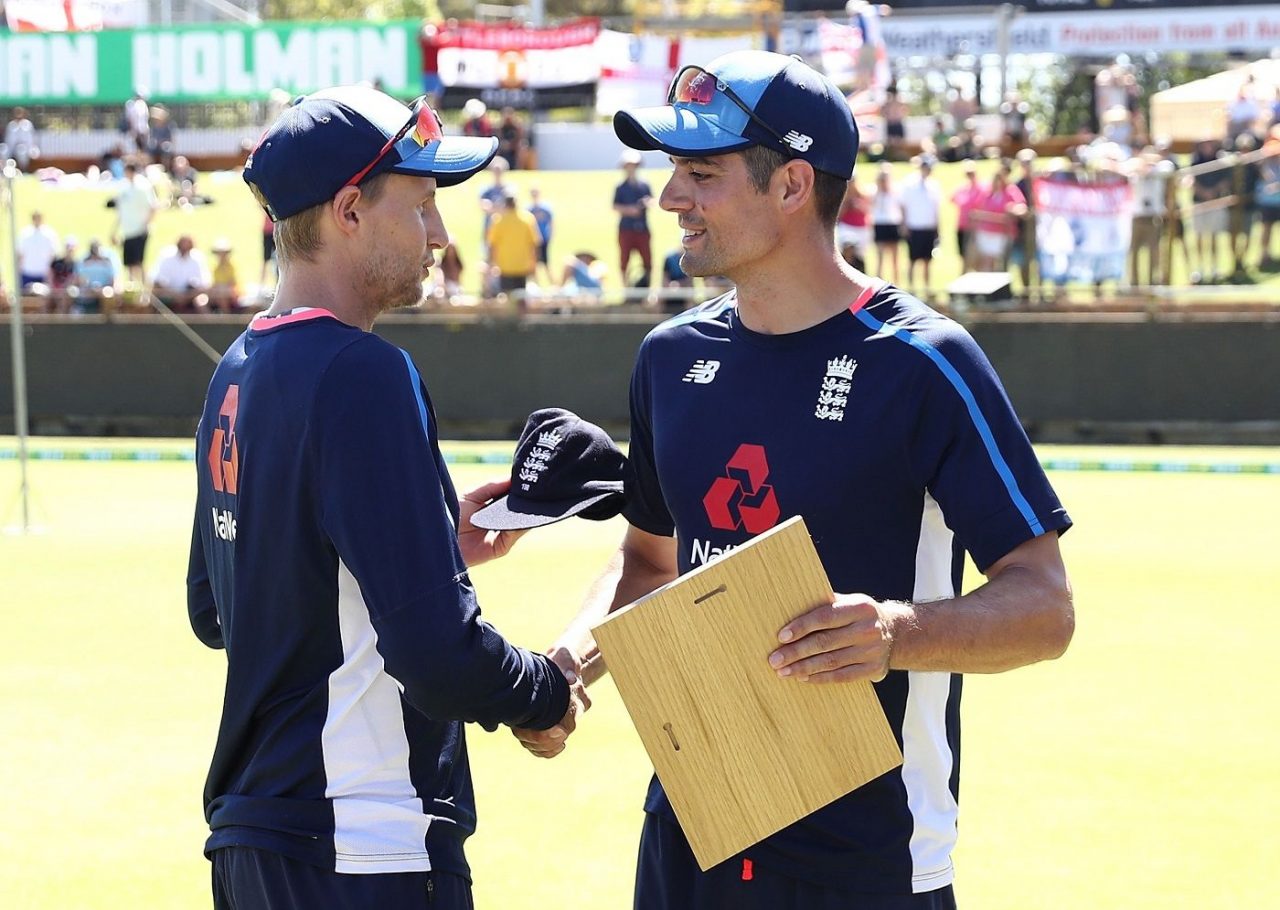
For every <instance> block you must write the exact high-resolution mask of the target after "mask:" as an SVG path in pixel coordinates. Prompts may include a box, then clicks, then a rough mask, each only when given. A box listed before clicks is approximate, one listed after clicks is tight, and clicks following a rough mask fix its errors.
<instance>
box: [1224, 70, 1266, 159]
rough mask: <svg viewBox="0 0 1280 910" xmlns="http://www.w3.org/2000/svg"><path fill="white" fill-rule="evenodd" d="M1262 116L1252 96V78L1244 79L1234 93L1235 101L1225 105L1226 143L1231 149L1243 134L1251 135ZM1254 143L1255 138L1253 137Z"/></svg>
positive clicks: (1260, 108) (1260, 109)
mask: <svg viewBox="0 0 1280 910" xmlns="http://www.w3.org/2000/svg"><path fill="white" fill-rule="evenodd" d="M1261 116H1262V107H1261V105H1259V104H1258V101H1257V99H1256V98H1254V96H1253V78H1252V77H1249V78H1246V79H1245V81H1244V83H1243V84H1242V85H1241V86H1240V88H1239V90H1238V91H1237V92H1236V97H1235V99H1234V100H1233V101H1232V102H1231V104H1229V105H1227V142H1228V143H1229V144H1230V145H1231V147H1232V148H1235V146H1236V140H1237V139H1239V137H1241V136H1243V135H1244V134H1245V133H1248V134H1249V135H1251V136H1252V135H1253V131H1254V128H1255V125H1256V124H1257V122H1258V119H1259V118H1260V117H1261ZM1254 139H1255V141H1256V139H1257V137H1256V136H1254Z"/></svg>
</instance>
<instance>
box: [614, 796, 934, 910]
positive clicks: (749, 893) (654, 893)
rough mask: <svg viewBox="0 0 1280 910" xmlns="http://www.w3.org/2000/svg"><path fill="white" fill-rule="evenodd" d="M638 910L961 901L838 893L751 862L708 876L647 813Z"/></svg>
mask: <svg viewBox="0 0 1280 910" xmlns="http://www.w3.org/2000/svg"><path fill="white" fill-rule="evenodd" d="M747 855H748V856H750V851H748V852H747ZM634 910H956V899H955V894H954V892H953V891H952V890H951V886H950V885H948V886H947V887H945V888H940V889H938V890H937V891H930V892H927V893H925V894H854V893H850V892H848V891H837V890H834V889H831V888H824V887H823V886H821V885H816V884H813V883H812V882H806V881H801V880H800V879H796V878H790V877H789V876H785V875H779V874H778V873H777V872H776V871H774V870H772V869H769V868H765V867H761V866H756V865H754V864H752V863H751V862H750V860H744V861H730V862H723V863H721V864H720V865H718V866H713V867H712V868H711V869H708V870H707V871H706V872H703V871H702V870H700V869H699V868H698V863H697V861H696V860H695V859H694V857H693V851H692V850H691V849H689V842H688V841H687V840H686V839H685V836H684V832H683V831H681V830H680V828H679V826H677V825H675V824H673V823H671V822H669V821H667V820H665V819H663V818H661V817H659V816H657V815H652V814H649V813H646V814H645V820H644V830H643V832H642V833H641V835H640V859H639V862H638V863H637V864H636V892H635V904H634Z"/></svg>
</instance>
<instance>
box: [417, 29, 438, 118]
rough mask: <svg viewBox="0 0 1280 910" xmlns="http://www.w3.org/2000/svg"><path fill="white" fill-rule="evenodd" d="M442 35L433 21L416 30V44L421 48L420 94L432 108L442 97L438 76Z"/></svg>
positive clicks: (436, 105) (436, 106) (435, 106)
mask: <svg viewBox="0 0 1280 910" xmlns="http://www.w3.org/2000/svg"><path fill="white" fill-rule="evenodd" d="M443 38H444V35H443V33H442V32H441V30H440V27H439V26H437V25H436V24H435V23H434V22H428V23H426V24H425V25H424V26H422V30H421V31H420V32H418V46H419V47H421V48H422V94H424V95H426V96H427V103H428V104H430V105H431V106H432V107H433V108H438V107H440V99H441V98H443V97H444V81H443V80H442V79H441V78H440V46H441V44H442V43H443Z"/></svg>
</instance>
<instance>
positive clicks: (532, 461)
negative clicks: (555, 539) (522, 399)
mask: <svg viewBox="0 0 1280 910" xmlns="http://www.w3.org/2000/svg"><path fill="white" fill-rule="evenodd" d="M626 467H627V459H626V456H625V455H623V454H622V452H621V451H620V450H619V449H618V447H617V446H616V445H614V442H613V440H612V439H610V438H609V434H608V433H606V432H605V431H604V430H602V429H600V428H599V427H598V426H596V425H595V424H594V423H589V422H587V421H585V420H583V419H582V418H581V417H579V416H578V415H577V414H575V413H573V412H572V411H566V410H564V409H563V408H543V409H542V410H540V411H534V412H533V413H532V414H530V415H529V419H528V420H526V421H525V425H524V430H523V431H522V432H521V434H520V441H519V442H518V443H517V444H516V453H515V458H514V460H513V461H512V464H511V490H510V492H509V493H507V495H506V496H503V497H502V498H500V499H498V500H495V501H494V502H493V503H491V504H490V505H487V506H485V507H484V508H483V509H480V510H479V511H478V512H476V513H475V514H473V515H472V516H471V523H472V524H473V525H475V526H476V527H478V528H489V529H492V530H499V531H506V530H512V529H516V528H536V527H540V526H541V525H549V524H551V523H553V522H557V521H560V520H561V519H563V518H568V517H569V516H571V515H577V516H579V517H581V518H590V519H592V520H594V521H604V520H605V519H608V518H612V517H613V516H615V515H617V514H618V513H620V512H621V511H622V507H623V506H624V505H625V504H626V496H625V494H624V492H623V490H624V485H623V477H624V474H625V472H626Z"/></svg>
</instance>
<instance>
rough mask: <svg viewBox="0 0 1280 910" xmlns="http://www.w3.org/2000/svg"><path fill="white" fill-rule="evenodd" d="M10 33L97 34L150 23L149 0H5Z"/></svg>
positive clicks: (5, 12) (5, 14)
mask: <svg viewBox="0 0 1280 910" xmlns="http://www.w3.org/2000/svg"><path fill="white" fill-rule="evenodd" d="M4 16H5V20H6V22H7V23H8V25H9V31H11V32H95V31H98V30H100V29H104V28H134V27H137V26H140V25H146V24H147V4H146V0H5V3H4Z"/></svg>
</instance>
